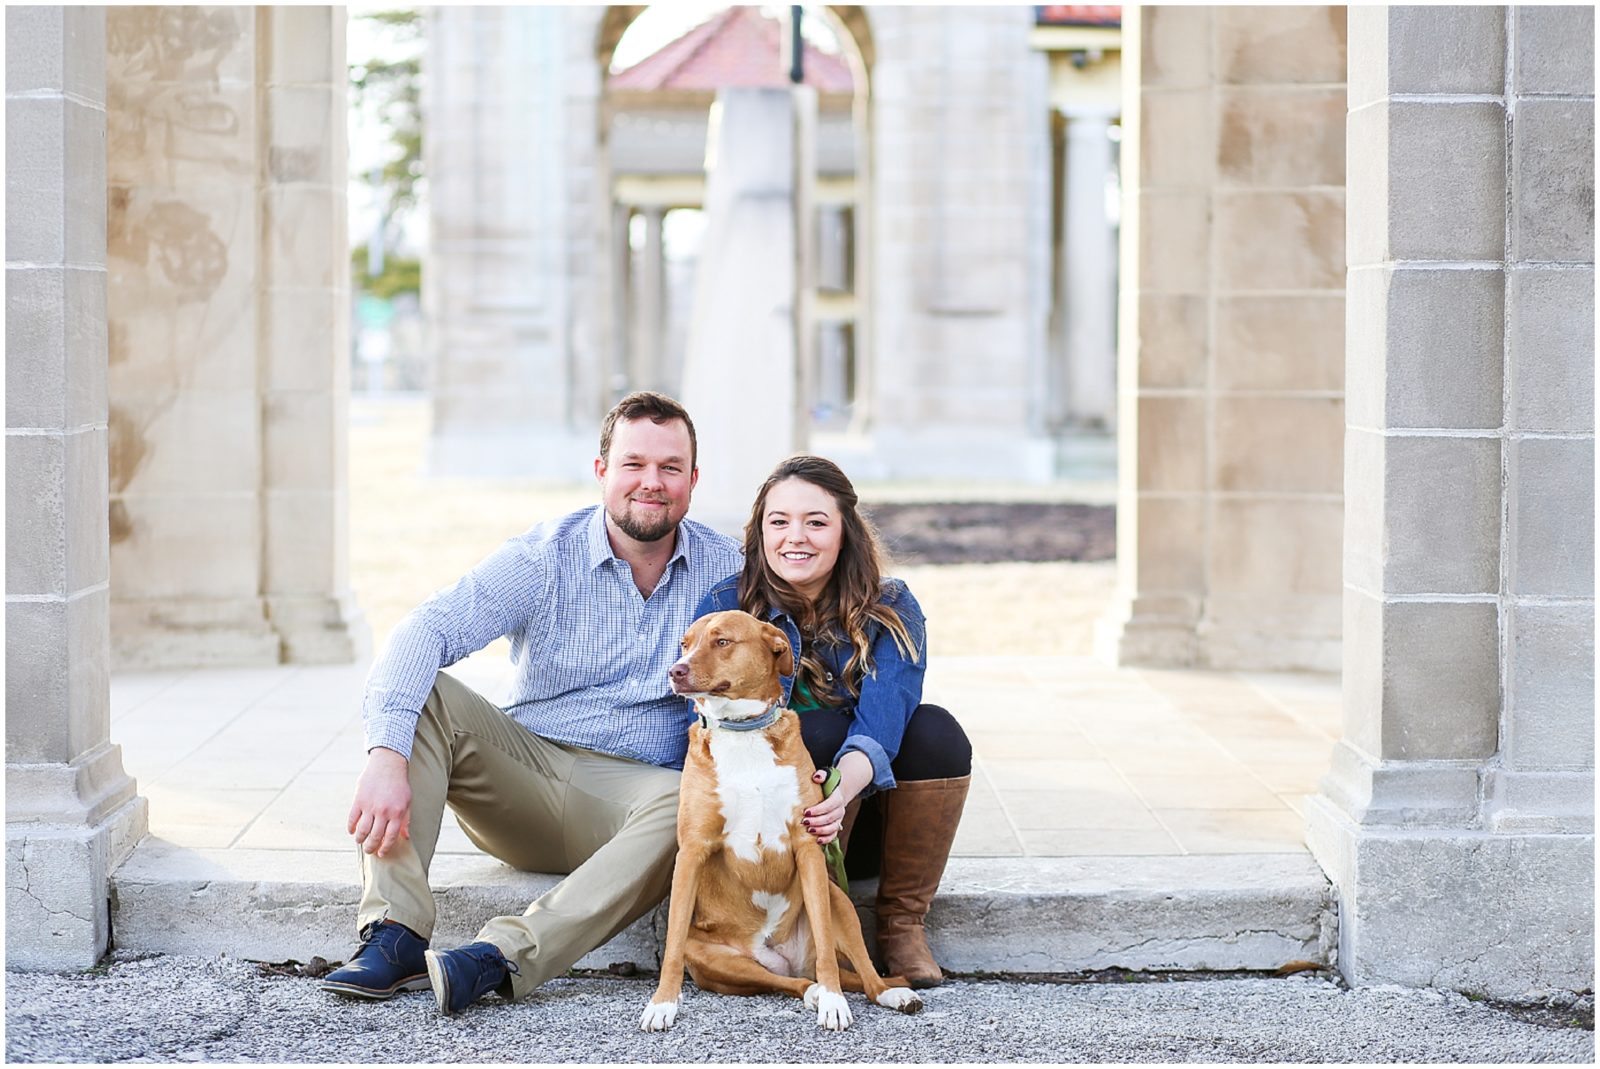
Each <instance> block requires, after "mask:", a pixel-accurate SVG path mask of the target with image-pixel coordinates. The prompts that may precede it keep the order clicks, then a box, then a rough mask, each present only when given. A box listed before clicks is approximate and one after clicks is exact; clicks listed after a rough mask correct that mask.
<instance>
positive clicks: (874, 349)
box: [818, 6, 1056, 481]
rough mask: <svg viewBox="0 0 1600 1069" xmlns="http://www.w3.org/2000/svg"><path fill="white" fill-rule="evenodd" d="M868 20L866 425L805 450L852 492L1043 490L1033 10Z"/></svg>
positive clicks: (1045, 175) (1041, 249) (1038, 57)
mask: <svg viewBox="0 0 1600 1069" xmlns="http://www.w3.org/2000/svg"><path fill="white" fill-rule="evenodd" d="M869 10H870V17H871V20H872V41H873V49H874V57H873V65H872V71H873V74H872V97H871V106H872V108H873V116H872V137H873V141H874V144H873V151H872V160H871V167H872V175H871V179H870V181H863V182H862V186H861V188H863V189H864V190H867V191H868V195H869V197H870V202H871V203H870V205H869V211H868V213H867V214H866V217H865V218H864V219H863V221H862V226H863V227H864V231H863V232H867V233H870V235H871V237H870V244H871V246H872V255H871V260H870V263H869V264H867V265H865V271H866V272H868V275H867V277H866V278H865V279H864V281H865V282H866V283H867V284H868V286H869V288H870V296H868V295H866V294H865V293H864V294H863V295H862V296H861V298H860V299H861V301H862V303H863V306H864V307H865V306H866V302H869V301H870V307H871V309H872V311H871V320H870V322H869V323H868V324H866V327H865V329H866V330H868V331H870V332H871V334H870V336H869V337H867V338H865V339H864V341H866V342H868V343H870V344H868V345H866V346H865V350H864V352H865V353H866V355H867V359H868V360H869V361H870V372H869V374H870V380H869V382H867V383H866V385H867V386H868V388H869V394H868V396H866V397H865V398H858V404H862V403H863V402H864V404H865V408H866V409H867V410H868V411H869V412H870V417H869V418H868V419H867V420H865V421H863V423H862V425H860V426H858V427H855V428H852V430H853V432H854V433H852V434H850V435H846V436H838V437H828V438H824V439H822V440H821V441H819V444H818V448H819V449H821V450H823V451H825V452H826V453H827V455H828V456H830V457H832V458H833V459H835V460H837V461H838V462H839V463H840V464H841V465H842V466H843V467H844V468H845V469H846V470H847V471H849V472H850V474H851V476H852V477H854V478H856V479H858V480H860V479H883V478H913V479H914V478H923V479H928V478H932V479H941V478H994V477H996V476H997V474H1003V475H1004V476H1005V477H1006V478H1008V479H1014V480H1029V481H1039V480H1045V479H1049V478H1051V477H1052V476H1053V475H1054V474H1055V459H1056V457H1055V444H1054V442H1053V441H1052V440H1051V439H1050V438H1049V437H1048V436H1047V435H1046V434H1045V432H1044V422H1045V421H1044V418H1043V405H1042V399H1041V397H1040V392H1041V391H1040V390H1039V388H1038V386H1039V382H1040V380H1041V379H1042V377H1043V370H1044V364H1045V361H1046V358H1047V356H1046V348H1047V347H1046V344H1045V343H1046V321H1047V319H1048V314H1049V282H1048V279H1047V278H1041V275H1040V270H1039V269H1040V268H1041V267H1042V266H1046V265H1047V264H1048V257H1049V243H1048V237H1046V236H1044V235H1047V234H1048V219H1049V208H1050V204H1049V199H1050V197H1049V191H1048V186H1049V166H1050V163H1049V136H1050V132H1049V126H1048V124H1047V123H1046V122H1044V116H1045V114H1046V110H1047V107H1048V69H1047V66H1046V60H1045V57H1044V55H1043V54H1042V53H1040V52H1036V51H1033V50H1031V49H1030V48H1029V45H1028V35H1029V34H1030V33H1031V32H1032V29H1033V10H1032V9H1031V8H1026V7H995V8H944V7H923V8H910V7H905V8H900V7H887V6H885V7H874V8H871V9H869ZM996 56H1007V57H1014V62H1013V61H1008V62H1005V63H1000V64H997V63H996V61H995V57H996ZM858 181H861V180H860V179H858ZM1041 261H1042V262H1041Z"/></svg>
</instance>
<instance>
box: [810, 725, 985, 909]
mask: <svg viewBox="0 0 1600 1069" xmlns="http://www.w3.org/2000/svg"><path fill="white" fill-rule="evenodd" d="M851 722H852V714H851V713H849V712H841V711H839V710H837V709H813V710H811V711H810V712H805V713H801V714H800V737H801V738H802V739H803V740H804V741H805V744H806V749H807V750H809V751H810V753H811V761H812V763H813V764H815V765H816V766H817V767H818V768H827V767H828V766H829V765H831V764H833V759H834V757H835V756H836V755H837V754H838V753H839V747H840V746H842V745H844V740H845V736H846V735H848V734H849V733H850V725H851ZM889 769H890V771H892V772H893V773H894V778H895V779H896V780H897V781H898V782H901V783H904V782H906V781H907V780H923V779H954V778H956V777H959V776H966V775H970V774H971V773H972V743H971V742H970V741H969V740H968V739H967V733H966V732H965V731H962V730H961V725H960V724H958V723H956V718H955V717H953V716H951V715H950V713H949V712H948V711H946V710H945V709H943V708H942V707H940V706H937V705H919V706H917V707H916V709H914V710H913V711H912V713H911V719H910V720H909V721H908V722H907V723H906V733H905V736H904V737H903V738H902V739H901V740H900V752H899V753H897V754H896V755H895V758H894V760H893V761H891V762H889ZM881 798H882V795H881V794H874V795H871V796H870V797H868V798H865V799H863V800H862V802H861V812H859V813H858V814H856V823H855V828H854V829H853V830H852V831H851V832H850V849H849V851H848V852H847V853H846V854H845V858H844V862H845V865H844V870H845V874H846V875H848V876H851V877H853V878H856V879H867V878H868V877H871V876H876V875H877V874H878V863H879V859H880V855H881V854H882V851H883V808H882V806H881V804H880V801H881Z"/></svg>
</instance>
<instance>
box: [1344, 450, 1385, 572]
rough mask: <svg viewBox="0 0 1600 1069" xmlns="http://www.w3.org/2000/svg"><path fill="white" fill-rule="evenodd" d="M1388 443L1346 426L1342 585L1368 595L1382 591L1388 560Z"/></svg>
mask: <svg viewBox="0 0 1600 1069" xmlns="http://www.w3.org/2000/svg"><path fill="white" fill-rule="evenodd" d="M1388 441H1389V439H1387V438H1385V437H1384V435H1383V434H1382V432H1381V431H1379V430H1377V429H1375V428H1370V427H1362V426H1358V425H1357V424H1356V423H1355V422H1354V421H1353V420H1352V421H1351V422H1350V423H1349V424H1348V425H1347V426H1346V427H1345V435H1344V574H1345V582H1346V584H1348V585H1349V586H1352V587H1354V588H1356V589H1358V590H1362V591H1365V592H1366V593H1368V594H1377V593H1379V592H1380V591H1382V590H1383V581H1384V578H1383V577H1384V569H1385V567H1386V565H1387V562H1388V559H1389V550H1388V536H1387V534H1386V533H1385V530H1384V524H1385V522H1386V521H1385V508H1384V504H1385V498H1384V493H1383V487H1384V465H1385V463H1386V455H1385V454H1386V448H1387V443H1388Z"/></svg>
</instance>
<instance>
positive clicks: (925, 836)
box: [878, 776, 972, 988]
mask: <svg viewBox="0 0 1600 1069" xmlns="http://www.w3.org/2000/svg"><path fill="white" fill-rule="evenodd" d="M971 784H972V777H971V776H959V777H957V778H955V779H925V780H905V781H902V782H901V783H900V784H899V786H897V787H895V788H894V789H893V790H891V791H885V792H884V795H883V803H882V804H883V871H882V873H881V874H880V875H879V877H878V957H879V958H880V959H881V960H882V962H883V972H884V975H885V976H903V977H905V978H906V979H907V980H908V981H910V983H911V986H912V987H916V988H925V987H938V986H939V985H940V984H941V983H943V982H944V973H942V972H940V971H939V963H938V962H936V961H934V960H933V954H932V953H930V952H929V950H928V942H927V939H926V937H925V936H924V934H923V931H922V918H924V917H926V916H927V915H928V907H929V906H930V905H932V904H933V896H934V893H935V892H937V891H938V890H939V878H940V877H941V876H943V875H944V865H945V862H946V861H948V860H949V858H950V844H951V842H952V841H954V839H955V837H956V825H957V824H959V823H961V807H962V805H963V804H964V803H965V802H966V800H967V788H968V787H969V786H971Z"/></svg>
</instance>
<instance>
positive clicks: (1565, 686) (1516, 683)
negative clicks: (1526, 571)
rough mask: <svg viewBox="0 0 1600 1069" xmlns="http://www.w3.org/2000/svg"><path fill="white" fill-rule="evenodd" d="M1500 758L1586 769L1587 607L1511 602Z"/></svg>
mask: <svg viewBox="0 0 1600 1069" xmlns="http://www.w3.org/2000/svg"><path fill="white" fill-rule="evenodd" d="M1510 617H1511V619H1510V632H1511V648H1510V652H1509V660H1510V666H1509V672H1508V691H1507V695H1506V704H1507V707H1508V709H1509V714H1508V716H1507V733H1506V734H1507V737H1506V740H1505V751H1506V759H1507V761H1508V762H1509V763H1511V764H1512V765H1514V766H1516V767H1518V768H1586V769H1593V768H1594V605H1593V604H1592V603H1590V602H1587V601H1585V602H1578V603H1575V604H1565V605H1539V604H1533V605H1530V604H1513V605H1512V606H1511V610H1510Z"/></svg>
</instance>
